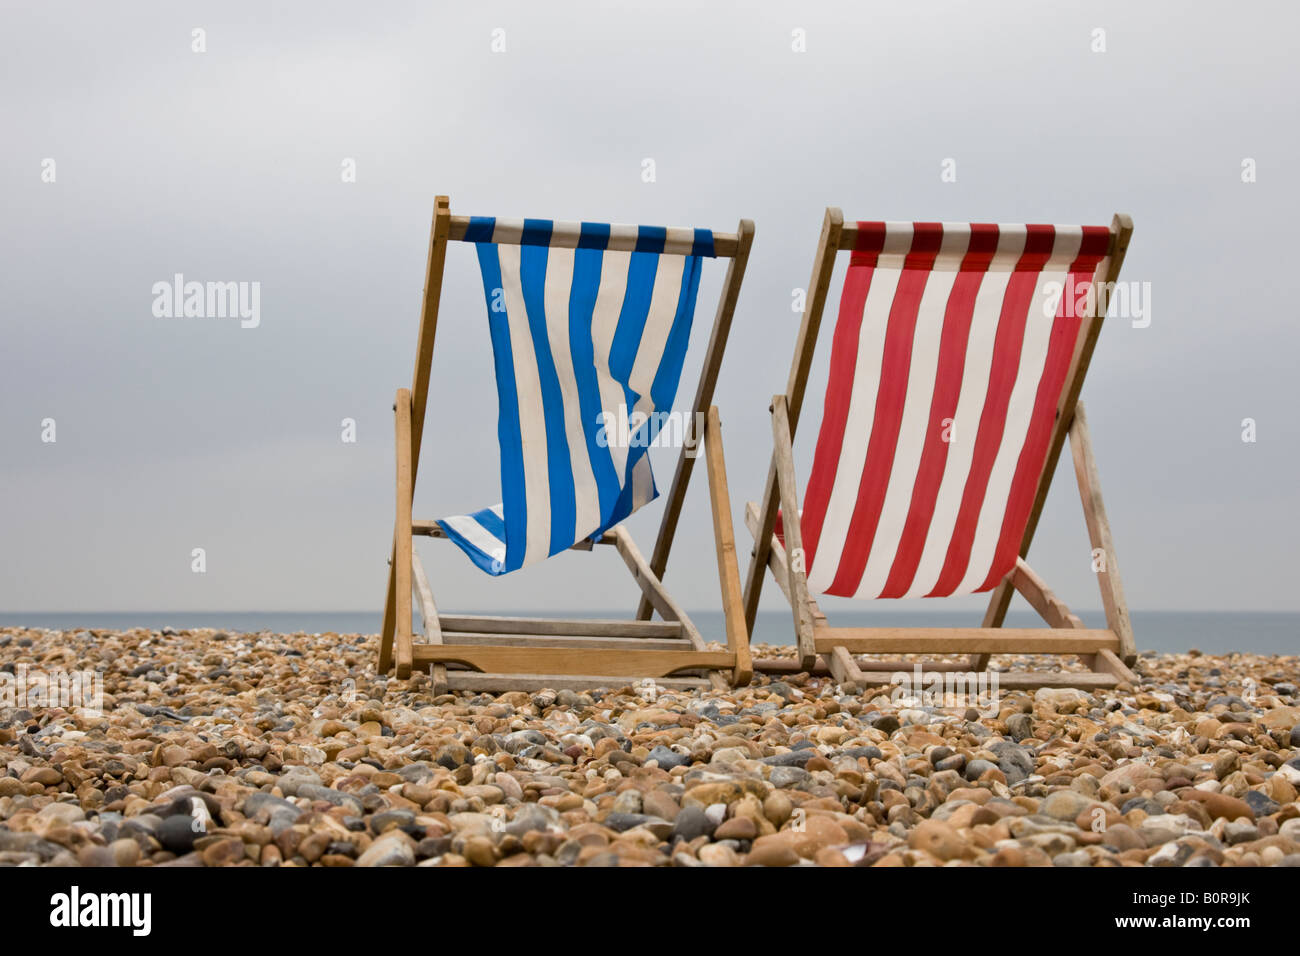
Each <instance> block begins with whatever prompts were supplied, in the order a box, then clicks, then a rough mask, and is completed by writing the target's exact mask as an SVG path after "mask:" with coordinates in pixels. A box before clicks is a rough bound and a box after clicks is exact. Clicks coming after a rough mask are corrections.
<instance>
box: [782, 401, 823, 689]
mask: <svg viewBox="0 0 1300 956" xmlns="http://www.w3.org/2000/svg"><path fill="white" fill-rule="evenodd" d="M772 437H773V439H774V442H775V445H776V462H777V469H776V474H777V484H778V485H779V487H780V492H781V527H782V528H783V529H784V531H785V550H786V554H788V555H789V556H790V560H789V571H790V598H791V600H790V606H791V609H792V610H793V612H794V628H795V639H796V642H797V643H798V647H799V663H800V664H801V665H802V666H803V667H804V669H805V670H811V669H812V668H813V667H814V666H815V665H816V663H817V649H816V647H815V646H814V644H813V617H812V609H811V608H810V607H809V605H808V576H807V573H806V572H805V571H804V564H803V562H804V555H803V535H802V531H801V528H800V520H799V493H798V491H797V489H796V487H795V477H794V452H793V450H792V448H791V443H790V419H789V417H788V414H787V408H786V400H785V395H784V394H781V395H774V396H772Z"/></svg>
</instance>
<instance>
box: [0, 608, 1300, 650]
mask: <svg viewBox="0 0 1300 956" xmlns="http://www.w3.org/2000/svg"><path fill="white" fill-rule="evenodd" d="M452 613H462V614H471V613H480V614H501V615H508V616H509V615H517V616H520V617H526V616H527V617H531V616H536V617H558V618H565V617H575V618H576V617H608V618H626V617H630V614H625V613H623V614H621V613H619V612H616V611H597V612H585V613H584V612H581V611H570V612H562V611H501V610H494V611H470V610H460V611H457V612H452ZM688 613H690V615H691V620H692V621H694V622H695V625H696V627H698V628H699V629H700V632H701V633H702V634H703V635H704V637H705V639H706V640H717V641H722V640H725V632H724V630H723V618H722V612H721V611H717V610H704V611H692V612H688ZM1080 617H1082V618H1083V620H1084V623H1085V624H1088V625H1089V626H1090V627H1105V621H1104V617H1103V615H1102V614H1101V612H1100V611H1092V612H1084V613H1081V614H1080ZM1132 617H1133V633H1134V635H1135V637H1136V638H1137V645H1138V649H1139V650H1153V651H1159V652H1163V653H1179V652H1183V651H1187V650H1189V649H1190V648H1193V647H1195V648H1198V649H1200V650H1201V651H1204V652H1205V653H1207V654H1228V653H1231V652H1233V651H1246V652H1251V653H1256V654H1300V613H1296V612H1263V611H1257V612H1249V611H1133V612H1132ZM417 620H418V617H417ZM832 621H833V623H834V624H835V625H836V626H842V627H908V626H911V627H973V626H978V624H979V619H978V617H975V616H973V615H971V614H970V613H969V612H956V611H939V612H929V613H918V612H916V611H888V610H865V611H859V612H852V611H850V612H843V613H837V614H835V615H833V616H832ZM380 623H381V622H380V614H379V612H378V611H133V612H121V611H106V612H102V613H95V612H89V613H87V612H76V613H66V614H65V613H57V612H50V613H8V612H3V611H0V626H10V627H35V628H48V629H52V630H80V629H85V628H105V629H113V630H124V629H127V628H133V627H147V628H151V629H157V628H161V627H168V626H170V627H174V628H178V629H185V628H200V627H211V628H219V629H222V630H226V631H231V632H256V631H274V632H278V633H296V632H305V633H308V634H320V633H335V634H373V633H376V632H377V631H378V630H379V628H380ZM1006 623H1007V626H1008V627H1042V626H1043V624H1042V622H1041V621H1040V620H1039V619H1038V617H1037V615H1035V614H1034V613H1033V612H1032V611H1013V612H1011V613H1010V614H1008V615H1007V622H1006ZM417 626H418V625H417ZM792 627H793V625H792V623H791V617H790V613H789V612H788V611H779V610H778V611H760V612H759V615H758V621H757V623H756V625H755V627H754V636H753V640H754V642H755V643H765V644H791V643H793V634H792Z"/></svg>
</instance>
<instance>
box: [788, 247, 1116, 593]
mask: <svg viewBox="0 0 1300 956" xmlns="http://www.w3.org/2000/svg"><path fill="white" fill-rule="evenodd" d="M1109 243H1110V231H1109V229H1107V228H1106V227H1104V226H1024V225H991V224H989V225H983V224H968V223H928V222H927V223H922V222H918V223H899V222H888V223H886V222H860V223H858V240H857V243H856V245H855V247H854V250H853V253H852V257H851V260H850V264H849V269H848V274H847V276H846V277H845V280H844V290H843V293H842V294H841V299H840V314H839V319H838V321H837V323H836V327H835V337H834V343H833V345H832V350H831V367H830V377H829V381H828V383H827V388H826V404H825V411H824V414H823V417H822V425H821V432H820V433H819V434H818V436H817V450H816V456H815V458H814V461H813V468H812V474H811V476H810V478H809V481H808V489H807V492H806V494H805V497H804V506H803V516H802V518H803V523H802V528H803V545H804V552H805V561H806V566H807V569H808V585H809V590H810V591H813V592H814V593H824V594H835V595H842V596H848V597H872V598H875V597H940V596H945V595H950V594H966V593H971V592H975V591H986V590H988V589H990V588H992V587H994V586H995V585H996V584H997V583H998V582H999V581H1000V580H1001V579H1002V577H1003V576H1004V575H1005V574H1006V573H1007V572H1008V571H1010V570H1011V568H1012V567H1013V566H1014V565H1015V561H1016V556H1017V554H1018V552H1019V549H1020V542H1021V539H1022V537H1023V535H1024V530H1025V526H1026V524H1027V523H1028V520H1029V512H1030V509H1031V508H1032V506H1033V500H1034V496H1035V493H1036V491H1037V486H1038V478H1039V475H1040V473H1041V472H1042V469H1043V464H1044V462H1045V461H1046V458H1047V452H1048V445H1049V444H1050V441H1051V435H1052V431H1053V426H1054V423H1055V419H1056V407H1057V403H1058V401H1059V399H1060V396H1061V394H1062V388H1063V387H1064V384H1065V378H1066V375H1067V374H1068V371H1069V367H1070V362H1071V359H1072V357H1073V355H1074V350H1075V345H1076V342H1077V340H1078V337H1079V333H1080V330H1081V327H1082V319H1083V317H1084V315H1085V313H1086V310H1085V308H1084V303H1085V300H1084V299H1083V295H1084V293H1086V292H1087V291H1088V290H1090V289H1091V286H1092V282H1093V280H1094V277H1095V276H1097V275H1098V273H1099V270H1101V269H1104V268H1105V257H1106V254H1107V250H1108V247H1109Z"/></svg>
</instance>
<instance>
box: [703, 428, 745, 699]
mask: <svg viewBox="0 0 1300 956" xmlns="http://www.w3.org/2000/svg"><path fill="white" fill-rule="evenodd" d="M704 463H705V468H706V471H707V472H708V477H709V503H710V504H711V505H712V507H713V538H714V542H715V545H716V549H717V553H718V582H719V585H720V587H721V588H722V612H723V616H724V618H725V620H726V627H727V647H728V648H729V649H730V650H731V652H732V653H733V654H735V655H736V665H735V667H734V668H732V672H731V682H732V684H733V685H735V686H743V685H745V684H748V683H749V682H750V681H751V680H752V679H753V677H754V665H753V662H752V660H751V659H750V654H749V631H748V629H747V628H746V627H745V602H744V597H743V596H742V595H741V592H740V568H739V567H738V566H737V563H736V534H735V529H734V527H733V525H732V520H731V495H730V493H729V492H728V489H727V464H726V459H725V457H724V456H723V453H722V422H721V420H720V419H719V417H718V407H717V406H716V405H711V406H709V414H708V419H707V420H706V422H705V426H704Z"/></svg>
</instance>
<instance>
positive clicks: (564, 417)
mask: <svg viewBox="0 0 1300 956" xmlns="http://www.w3.org/2000/svg"><path fill="white" fill-rule="evenodd" d="M464 238H465V240H466V241H468V242H474V243H476V244H477V248H478V259H479V268H480V270H481V271H482V274H483V291H484V293H485V294H486V296H487V306H488V326H489V329H490V331H491V336H492V352H493V355H494V357H495V362H496V379H497V396H498V399H499V403H500V417H499V419H498V423H497V439H498V441H499V443H500V446H501V488H502V495H503V497H504V499H505V500H504V502H503V503H502V504H499V505H495V506H494V507H491V508H484V509H483V510H482V511H477V512H475V513H473V514H469V515H457V516H455V517H451V518H443V519H440V520H439V521H438V524H439V525H440V526H441V527H442V529H443V531H445V532H446V534H447V536H448V537H449V538H450V539H451V540H452V541H454V542H455V543H456V544H457V545H459V546H460V548H461V549H462V550H463V551H464V552H465V553H466V554H467V555H469V556H470V558H471V559H472V560H473V561H474V563H475V564H477V565H478V566H479V567H480V568H482V569H483V570H484V571H487V572H488V573H490V574H505V573H507V572H509V571H514V570H516V569H517V568H521V567H523V566H524V565H528V564H533V563H535V562H537V561H541V560H542V559H544V558H547V557H550V556H551V555H553V554H556V553H558V552H560V551H564V550H566V549H567V548H570V547H572V546H573V545H574V544H576V543H578V542H579V541H581V540H583V539H584V538H588V537H596V536H599V535H601V534H603V533H604V532H605V531H606V530H607V529H608V528H611V527H613V526H614V525H616V524H618V523H619V522H620V521H622V520H624V519H625V518H627V517H628V515H630V514H632V512H634V511H636V509H637V508H640V507H641V506H642V505H644V504H646V503H647V502H650V501H652V500H654V498H655V497H656V495H657V494H658V491H657V490H656V488H655V483H654V476H653V475H652V474H651V472H650V459H649V458H648V457H647V456H646V452H647V451H648V446H649V444H650V442H651V441H652V440H653V438H654V434H655V432H656V431H657V427H658V418H657V416H656V415H655V414H654V413H656V412H659V413H662V412H666V411H669V410H671V408H672V403H673V398H674V396H675V395H676V392H677V383H678V380H679V379H680V378H681V372H682V363H683V361H684V360H685V357H686V347H687V343H688V341H689V338H690V331H691V322H692V319H693V317H694V313H695V299H696V293H697V291H698V289H699V281H700V268H701V258H702V257H704V256H709V257H712V256H713V254H714V252H713V233H712V232H710V231H709V230H706V229H665V228H662V227H653V226H611V225H605V224H601V223H590V222H583V223H563V222H551V221H550V220H543V219H523V220H504V219H494V218H479V217H475V218H473V219H471V220H470V224H469V226H468V227H467V229H466V233H465V236H464ZM620 410H621V411H622V415H623V417H625V418H630V419H632V420H633V421H639V420H640V419H639V417H638V416H639V415H640V414H644V415H647V416H649V419H648V421H646V422H645V424H643V425H642V426H641V429H640V430H639V431H638V432H637V433H636V434H635V435H634V437H633V440H631V441H627V442H624V441H621V440H618V438H617V436H613V440H609V439H610V436H607V435H606V433H605V431H604V427H603V426H604V425H605V424H606V423H608V422H612V421H618V420H620Z"/></svg>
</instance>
